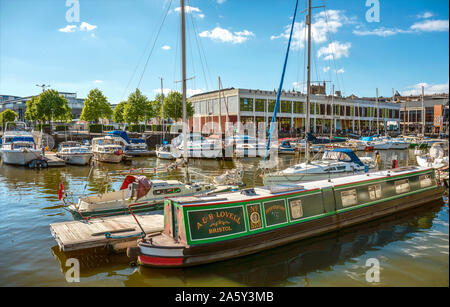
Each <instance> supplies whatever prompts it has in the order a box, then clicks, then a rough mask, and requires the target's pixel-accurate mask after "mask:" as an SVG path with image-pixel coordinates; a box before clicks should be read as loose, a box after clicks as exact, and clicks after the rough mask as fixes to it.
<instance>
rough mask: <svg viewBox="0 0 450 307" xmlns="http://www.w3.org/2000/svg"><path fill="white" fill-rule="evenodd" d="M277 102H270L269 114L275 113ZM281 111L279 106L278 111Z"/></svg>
mask: <svg viewBox="0 0 450 307" xmlns="http://www.w3.org/2000/svg"><path fill="white" fill-rule="evenodd" d="M275 103H276V100H269V106H268V107H269V112H273V111H274V110H275ZM279 110H280V106H278V111H279Z"/></svg>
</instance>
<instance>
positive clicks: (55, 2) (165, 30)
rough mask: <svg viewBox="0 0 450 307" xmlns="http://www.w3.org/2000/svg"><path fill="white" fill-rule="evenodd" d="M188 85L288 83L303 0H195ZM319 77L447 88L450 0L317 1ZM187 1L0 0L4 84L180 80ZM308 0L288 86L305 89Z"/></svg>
mask: <svg viewBox="0 0 450 307" xmlns="http://www.w3.org/2000/svg"><path fill="white" fill-rule="evenodd" d="M185 2H186V5H187V8H186V11H187V12H186V25H187V26H186V27H187V30H186V31H187V34H186V35H187V37H186V44H187V51H186V54H187V78H189V80H188V81H187V88H188V95H193V94H196V93H201V92H206V91H213V90H217V89H218V87H219V83H218V77H219V76H220V78H221V80H222V86H223V87H224V88H228V87H234V88H250V89H261V90H273V89H278V86H279V83H280V78H281V72H282V66H283V62H284V57H285V54H286V49H287V41H288V36H289V30H290V25H291V23H292V19H293V16H294V8H295V3H296V1H295V0H276V1H275V0H271V1H269V0H186V1H185ZM312 5H313V6H314V7H317V8H315V9H313V13H312V22H313V26H312V41H313V44H312V63H311V68H312V73H311V78H312V80H313V81H327V83H326V84H327V92H328V93H330V91H331V84H334V86H335V90H340V91H341V92H342V93H343V95H345V96H348V95H351V94H355V95H357V96H359V97H374V96H375V93H376V88H378V91H379V96H385V97H388V96H391V95H392V89H393V88H394V89H395V90H396V91H399V92H400V93H401V94H403V95H410V94H419V93H420V91H421V87H422V85H423V86H424V87H425V93H426V94H432V93H442V92H446V93H448V91H449V62H448V61H449V33H448V32H449V3H448V1H447V0H433V1H425V0H422V1H419V0H348V1H339V0H328V1H324V0H312ZM179 6H180V2H179V1H178V0H172V1H171V0H126V1H125V0H39V1H37V0H0V94H2V95H16V96H30V95H36V94H39V92H40V91H41V88H39V87H37V86H36V85H37V84H48V85H50V88H51V89H56V90H58V91H61V92H76V93H77V94H78V97H82V98H84V97H86V96H87V95H88V93H89V91H90V90H92V89H94V88H99V89H100V90H102V91H103V93H104V95H105V96H106V97H107V98H108V100H109V101H110V102H111V103H112V104H117V103H119V102H120V101H123V100H126V99H127V97H128V95H129V94H130V93H131V92H132V91H134V90H135V89H136V88H139V89H140V90H141V91H142V92H143V93H144V94H145V95H146V96H147V97H148V98H149V99H153V98H154V97H155V95H156V94H158V93H159V92H160V91H161V90H160V88H161V81H160V78H161V77H162V78H163V87H164V92H165V93H167V92H168V91H170V90H178V91H180V89H181V83H180V82H179V80H180V79H181V74H180V65H181V54H180V8H179ZM305 8H306V0H299V8H298V13H297V17H296V20H295V26H294V35H293V41H292V45H291V49H290V53H289V61H288V64H287V69H286V76H285V80H284V86H283V88H284V89H285V90H291V89H296V90H300V91H303V90H304V85H305V81H306V72H305V71H306V69H305V65H304V64H305V56H306V53H305V51H306V50H305V24H304V21H305V13H304V10H305Z"/></svg>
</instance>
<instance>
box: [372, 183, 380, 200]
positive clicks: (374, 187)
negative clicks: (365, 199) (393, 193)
mask: <svg viewBox="0 0 450 307" xmlns="http://www.w3.org/2000/svg"><path fill="white" fill-rule="evenodd" d="M369 198H370V199H371V200H375V199H378V198H381V184H377V185H371V186H369Z"/></svg>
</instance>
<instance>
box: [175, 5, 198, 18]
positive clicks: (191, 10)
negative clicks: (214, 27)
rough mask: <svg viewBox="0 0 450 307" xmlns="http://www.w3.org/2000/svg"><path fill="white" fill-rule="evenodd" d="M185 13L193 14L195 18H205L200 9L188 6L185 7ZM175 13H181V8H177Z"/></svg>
mask: <svg viewBox="0 0 450 307" xmlns="http://www.w3.org/2000/svg"><path fill="white" fill-rule="evenodd" d="M184 11H185V13H186V14H192V15H193V16H196V17H199V18H203V17H205V14H202V13H201V12H202V10H201V9H199V8H198V7H193V6H189V5H186V6H185V7H184ZM175 12H178V13H179V12H181V7H177V8H175Z"/></svg>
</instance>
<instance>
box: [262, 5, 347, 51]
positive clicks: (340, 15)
mask: <svg viewBox="0 0 450 307" xmlns="http://www.w3.org/2000/svg"><path fill="white" fill-rule="evenodd" d="M352 23H354V21H353V19H351V18H348V17H347V16H345V15H344V12H343V11H340V10H327V11H322V12H320V13H318V14H316V15H314V16H313V23H312V26H311V38H312V40H313V41H314V42H315V43H324V42H326V41H327V40H328V36H329V34H331V33H336V32H338V30H339V29H340V28H341V27H342V26H343V25H344V24H352ZM290 31H291V25H287V26H285V30H284V32H283V33H281V34H280V35H272V36H271V37H270V39H271V40H274V39H278V38H284V39H289V34H290ZM305 37H306V26H305V22H304V21H301V22H296V23H295V24H294V33H293V34H292V48H293V49H299V48H303V47H304V45H305Z"/></svg>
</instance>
